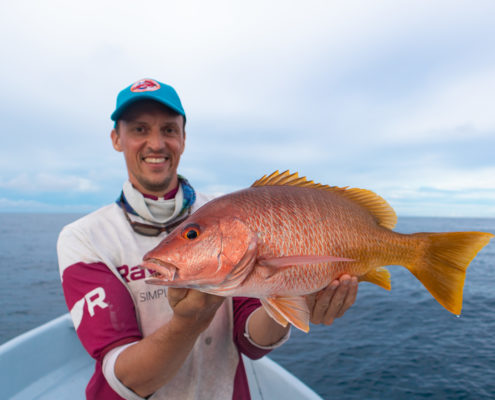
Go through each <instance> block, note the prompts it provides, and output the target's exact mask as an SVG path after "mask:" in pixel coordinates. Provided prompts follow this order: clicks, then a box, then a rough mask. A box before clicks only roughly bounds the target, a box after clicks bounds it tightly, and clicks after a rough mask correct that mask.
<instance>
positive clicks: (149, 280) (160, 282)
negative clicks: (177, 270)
mask: <svg viewBox="0 0 495 400" xmlns="http://www.w3.org/2000/svg"><path fill="white" fill-rule="evenodd" d="M144 282H145V283H147V284H148V285H160V286H170V284H169V282H168V281H163V280H161V279H158V278H147V279H145V280H144Z"/></svg>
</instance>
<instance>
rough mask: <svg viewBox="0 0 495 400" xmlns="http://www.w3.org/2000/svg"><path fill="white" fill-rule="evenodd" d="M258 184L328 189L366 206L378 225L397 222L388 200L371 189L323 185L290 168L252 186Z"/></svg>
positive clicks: (390, 225) (388, 225) (385, 225)
mask: <svg viewBox="0 0 495 400" xmlns="http://www.w3.org/2000/svg"><path fill="white" fill-rule="evenodd" d="M256 186H299V187H306V188H312V189H318V190H327V191H330V192H334V193H335V194H337V195H339V196H342V197H344V198H346V199H347V200H349V201H352V202H353V203H355V204H357V205H359V206H361V207H363V208H365V209H366V210H367V211H368V212H370V213H371V215H373V217H374V218H375V220H376V222H377V223H378V225H380V226H383V227H384V228H388V229H392V228H394V227H395V224H396V223H397V215H396V214H395V211H394V209H393V208H392V207H391V206H390V204H388V203H387V201H385V200H384V199H383V198H382V197H380V196H378V195H377V194H376V193H374V192H372V191H371V190H366V189H358V188H347V187H343V188H342V187H337V186H328V185H322V184H321V183H314V182H313V181H308V180H307V179H306V177H299V175H298V174H297V172H295V173H293V174H291V173H290V172H289V171H288V170H287V171H284V172H282V173H280V172H278V171H275V172H273V173H272V174H270V175H268V176H267V175H264V176H263V177H262V178H260V179H258V180H257V181H256V182H254V183H253V184H252V185H251V187H256Z"/></svg>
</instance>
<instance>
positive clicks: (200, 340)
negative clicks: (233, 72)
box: [57, 79, 357, 399]
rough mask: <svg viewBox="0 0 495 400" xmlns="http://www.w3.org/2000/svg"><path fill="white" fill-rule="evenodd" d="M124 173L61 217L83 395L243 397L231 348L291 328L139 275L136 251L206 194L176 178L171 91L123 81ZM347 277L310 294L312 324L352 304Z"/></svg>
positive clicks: (274, 337) (257, 352)
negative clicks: (113, 189)
mask: <svg viewBox="0 0 495 400" xmlns="http://www.w3.org/2000/svg"><path fill="white" fill-rule="evenodd" d="M111 118H112V120H113V121H115V126H114V129H113V130H112V132H111V139H112V144H113V147H114V148H115V150H117V151H119V152H122V153H123V154H124V158H125V162H126V167H127V173H128V177H129V180H128V181H127V182H125V184H124V187H123V190H122V193H121V194H120V196H119V197H118V199H117V201H116V202H115V203H113V204H111V205H108V206H106V207H103V208H101V209H99V210H97V211H95V212H94V213H92V214H89V215H87V216H85V217H84V218H82V219H80V220H78V221H76V222H74V223H72V224H70V225H68V226H66V227H65V228H64V229H63V230H62V232H61V234H60V237H59V241H58V244H57V250H58V255H59V264H60V273H61V279H62V286H63V289H64V294H65V298H66V302H67V306H68V308H69V310H70V313H71V316H72V319H73V321H74V325H75V328H76V331H77V334H78V336H79V338H80V340H81V342H82V344H83V345H84V347H85V348H86V350H87V351H88V352H89V354H90V355H91V356H92V357H93V358H95V360H96V367H95V372H94V374H93V376H92V378H91V380H90V382H89V384H88V386H87V389H86V396H87V398H89V399H120V398H125V399H142V398H148V397H149V398H152V399H249V398H250V397H249V388H248V385H247V379H246V374H245V371H244V366H243V363H242V358H241V356H240V354H241V353H242V354H246V355H247V356H248V357H251V358H259V357H262V356H263V355H264V354H266V353H268V352H269V351H270V350H271V349H273V348H275V347H277V346H279V345H281V344H282V343H283V342H285V341H286V340H287V338H288V335H289V328H288V327H287V328H284V327H282V326H280V325H279V324H277V323H276V322H275V321H274V320H272V319H271V318H270V317H269V316H268V315H267V313H266V312H265V311H264V309H263V308H261V307H260V303H259V301H258V300H256V299H248V298H234V299H225V298H222V297H218V296H214V295H209V294H205V293H202V292H198V291H195V290H191V289H174V288H169V289H165V288H163V287H161V286H152V285H148V284H146V283H145V282H144V279H145V278H146V277H148V276H149V272H148V271H145V270H143V269H141V268H139V264H140V262H141V258H142V256H143V255H144V254H145V253H146V252H147V251H148V250H150V249H151V248H153V247H155V246H156V245H157V244H158V243H159V242H160V241H161V240H162V239H163V238H164V237H165V236H166V235H167V234H168V232H170V230H171V229H173V227H175V226H177V225H178V224H179V223H180V222H181V221H183V220H184V219H185V218H186V217H187V215H189V214H190V213H191V212H194V211H195V210H196V209H197V208H199V207H200V206H201V205H202V204H204V203H205V202H206V201H207V198H206V197H205V196H203V195H201V194H198V193H196V192H195V191H194V189H193V188H192V186H191V185H190V184H189V182H188V181H187V180H186V179H185V178H184V177H182V176H180V175H178V173H177V169H178V166H179V162H180V157H181V155H182V153H183V151H184V148H185V140H186V132H185V123H186V114H185V112H184V109H183V107H182V104H181V101H180V99H179V97H178V95H177V93H176V92H175V90H174V89H173V88H172V87H171V86H168V85H166V84H163V83H161V82H158V81H155V80H152V79H144V80H141V81H138V82H136V83H134V84H132V85H130V86H129V87H127V88H125V89H124V90H122V91H121V92H120V93H119V95H118V97H117V107H116V109H115V111H114V113H113V114H112V116H111ZM356 293H357V280H356V278H351V277H349V276H344V277H342V278H341V279H340V281H334V282H332V283H331V284H330V285H329V286H328V287H327V288H326V289H325V290H323V291H321V292H320V293H318V294H317V295H313V296H311V297H310V298H308V304H309V305H310V308H311V310H312V317H311V321H312V322H313V323H325V324H327V325H329V324H331V323H332V321H333V319H334V318H337V317H340V316H341V315H342V314H343V313H344V312H345V311H346V310H347V309H348V308H349V307H350V306H351V305H352V304H353V303H354V300H355V298H356Z"/></svg>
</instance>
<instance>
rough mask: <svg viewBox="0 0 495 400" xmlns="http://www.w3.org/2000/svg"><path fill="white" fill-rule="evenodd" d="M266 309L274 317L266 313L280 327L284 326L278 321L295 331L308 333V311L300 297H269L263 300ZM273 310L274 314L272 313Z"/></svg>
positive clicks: (302, 298) (304, 301)
mask: <svg viewBox="0 0 495 400" xmlns="http://www.w3.org/2000/svg"><path fill="white" fill-rule="evenodd" d="M263 300H264V302H265V303H263V304H264V305H265V306H266V304H268V305H269V307H267V309H268V310H270V311H271V312H272V313H273V314H275V316H273V315H272V314H270V311H268V310H267V312H268V313H269V314H270V315H271V316H272V317H273V318H274V319H275V321H277V322H278V323H280V324H281V325H282V326H286V325H284V324H283V323H281V322H280V321H281V320H283V321H288V322H290V323H291V324H292V325H294V326H295V327H296V328H297V329H300V330H302V331H303V332H306V333H307V332H309V316H310V315H309V309H308V305H307V303H306V300H305V298H304V297H302V296H298V297H269V298H266V299H263ZM273 310H275V312H274V311H273Z"/></svg>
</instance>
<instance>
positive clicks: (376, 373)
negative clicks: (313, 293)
mask: <svg viewBox="0 0 495 400" xmlns="http://www.w3.org/2000/svg"><path fill="white" fill-rule="evenodd" d="M78 217H79V215H77V214H0V254H1V257H0V271H1V273H2V279H1V280H0V310H1V311H0V343H4V342H5V341H7V340H9V339H11V338H13V337H15V336H16V335H18V334H20V333H22V332H25V331H27V330H29V329H31V328H34V327H36V326H38V325H40V324H42V323H44V322H47V321H49V320H51V319H53V318H55V317H57V316H59V315H61V314H62V313H65V312H67V309H66V306H65V302H64V298H63V295H62V291H61V287H60V280H59V275H58V268H57V256H56V248H55V246H56V240H57V236H58V232H59V231H60V229H61V228H62V227H63V226H64V225H65V224H67V223H69V222H70V221H73V220H74V219H76V218H78ZM395 230H396V231H398V232H403V233H410V232H420V231H421V232H425V231H431V232H436V231H438V232H443V231H461V230H468V231H470V230H479V231H485V232H491V233H495V219H462V218H457V219H450V218H399V223H398V224H397V227H396V229H395ZM389 269H390V271H391V273H392V291H390V292H388V291H385V290H383V289H381V288H379V287H377V286H375V285H372V284H370V283H362V284H360V287H359V293H358V298H357V301H356V304H355V305H354V306H353V307H352V308H351V309H350V310H349V311H348V312H347V313H346V315H345V316H344V317H343V318H341V319H339V320H337V321H336V322H335V323H334V324H333V325H332V326H330V327H325V326H312V327H311V331H310V332H309V334H304V333H302V332H300V331H298V330H296V329H293V331H292V336H291V339H290V341H289V342H288V343H287V344H286V345H284V346H283V347H281V348H280V349H277V350H275V351H273V352H272V353H271V355H270V357H271V358H272V359H274V360H275V361H277V362H279V363H280V364H281V365H282V366H284V367H285V368H286V369H288V370H289V371H290V372H292V373H294V374H295V375H296V376H297V377H299V378H300V379H301V380H303V381H304V382H305V383H307V384H308V385H309V386H311V387H312V388H313V389H314V390H315V391H317V392H318V393H319V394H320V395H321V396H322V397H323V398H324V399H424V398H431V399H473V400H474V399H495V240H494V241H492V242H491V243H490V244H489V245H488V246H486V247H485V248H484V249H483V250H482V251H481V253H480V254H479V255H478V257H477V258H476V259H475V260H474V261H473V263H472V264H471V266H470V267H469V269H468V271H467V277H466V284H465V289H464V308H463V312H462V315H461V316H460V317H457V316H454V315H452V314H450V313H449V312H448V311H446V310H445V309H443V307H441V306H440V305H439V304H438V303H437V302H436V301H435V300H433V298H432V297H431V296H430V294H429V293H428V292H427V291H426V289H424V287H423V286H422V285H421V284H420V283H419V282H418V281H417V280H416V278H414V276H413V275H411V274H410V273H409V272H408V271H407V270H406V269H405V268H403V267H398V266H397V267H395V266H394V267H390V268H389Z"/></svg>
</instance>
